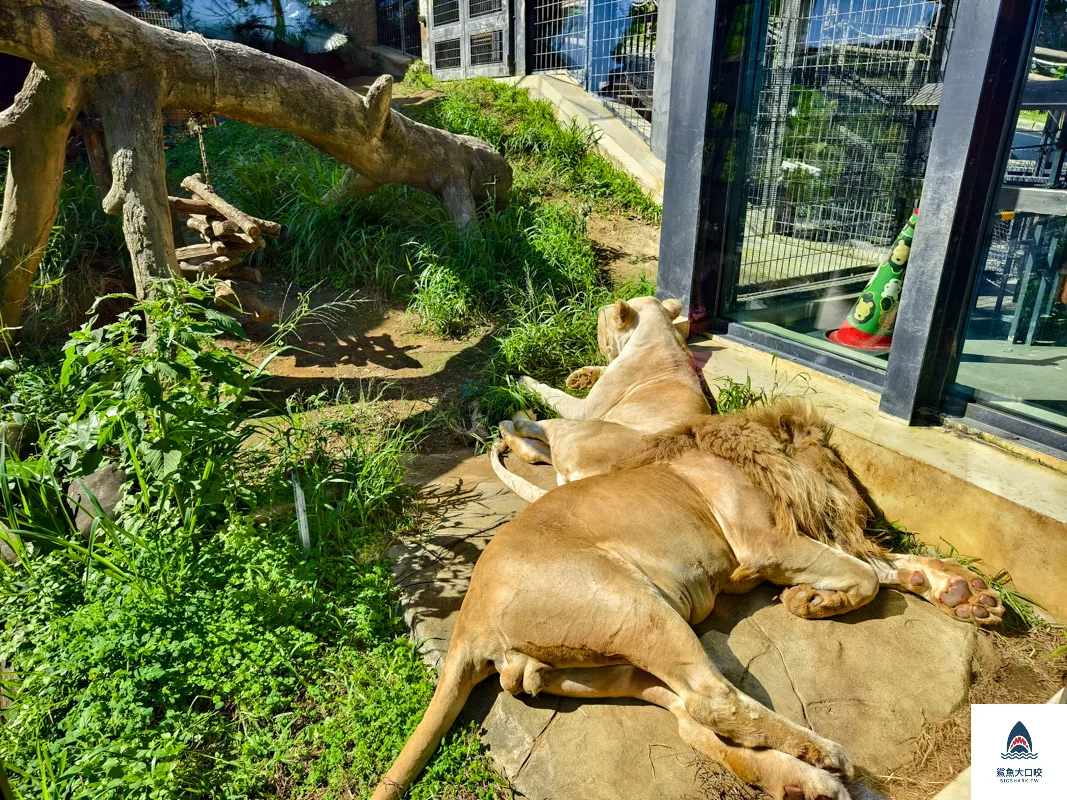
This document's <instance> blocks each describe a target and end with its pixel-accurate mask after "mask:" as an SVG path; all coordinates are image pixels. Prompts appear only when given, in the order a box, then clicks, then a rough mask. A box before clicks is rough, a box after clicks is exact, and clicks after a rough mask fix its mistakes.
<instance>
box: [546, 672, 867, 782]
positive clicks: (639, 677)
mask: <svg viewBox="0 0 1067 800" xmlns="http://www.w3.org/2000/svg"><path fill="white" fill-rule="evenodd" d="M540 690H541V691H542V692H544V693H546V694H553V695H560V696H562V697H578V698H584V699H591V698H601V697H632V698H634V699H637V700H644V701H645V702H646V703H653V704H654V705H657V706H660V707H661V708H665V709H667V710H668V711H670V712H671V713H672V714H674V716H675V718H676V719H677V721H678V733H679V734H680V735H681V737H682V739H683V740H684V741H685V743H686V744H688V745H689V746H690V747H692V748H693V749H694V750H696V751H697V752H698V753H700V754H701V755H702V756H704V757H705V758H709V759H711V760H713V761H716V762H718V763H720V764H722V765H724V766H725V767H727V768H728V769H729V770H730V771H731V772H733V773H734V774H735V775H736V776H737V777H738V778H740V779H741V780H742V781H744V782H745V783H750V784H755V785H757V786H760V787H761V788H763V790H764V791H766V792H768V793H770V794H771V795H772V796H774V797H775V798H778V799H779V800H847V798H848V796H849V795H848V792H847V791H846V790H845V787H844V785H843V784H842V782H841V780H840V778H838V777H837V776H835V775H832V774H830V773H829V772H827V771H826V770H823V769H819V768H818V767H813V766H811V765H810V764H805V763H804V762H803V761H801V760H799V759H797V758H794V757H793V756H790V755H787V754H786V753H782V752H780V751H778V750H752V749H749V748H747V747H738V746H735V745H731V744H727V743H725V742H723V741H722V740H721V739H720V738H719V737H718V736H716V735H715V734H714V732H712V731H711V730H710V729H708V728H706V727H705V726H703V725H701V724H700V723H699V722H697V721H696V720H695V719H694V718H693V716H692V715H691V714H690V713H689V711H688V710H686V707H685V703H684V702H682V698H681V697H679V696H678V695H677V694H675V693H674V692H672V691H671V690H670V689H668V688H667V686H666V685H665V684H663V683H662V682H661V681H659V680H658V679H657V678H655V677H653V676H652V675H650V674H649V673H647V672H645V671H644V670H641V669H638V668H637V667H632V666H615V667H594V668H583V669H554V670H549V671H546V672H543V673H541V687H540Z"/></svg>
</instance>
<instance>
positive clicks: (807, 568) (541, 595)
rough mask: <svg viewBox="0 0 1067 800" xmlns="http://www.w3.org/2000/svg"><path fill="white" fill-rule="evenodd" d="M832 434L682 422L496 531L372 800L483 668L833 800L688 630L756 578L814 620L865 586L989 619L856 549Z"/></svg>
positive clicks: (985, 607)
mask: <svg viewBox="0 0 1067 800" xmlns="http://www.w3.org/2000/svg"><path fill="white" fill-rule="evenodd" d="M829 436H830V429H829V426H828V425H826V424H825V423H824V422H823V421H822V420H821V419H820V418H819V417H818V416H817V415H816V414H815V413H814V412H813V411H812V410H811V409H809V408H808V407H806V406H805V405H803V404H801V403H798V402H796V401H793V402H788V403H781V404H778V405H776V406H773V407H770V408H759V409H753V410H749V411H747V412H744V413H741V414H735V415H727V416H703V417H698V418H697V419H696V420H695V421H692V422H690V423H687V424H684V425H682V426H680V427H679V428H678V429H677V430H675V431H671V432H667V433H659V434H654V435H651V436H649V437H647V438H646V439H645V441H644V445H643V446H642V447H640V448H637V449H635V450H633V451H632V452H630V454H629V456H628V457H627V459H628V460H627V461H626V463H620V464H616V465H615V467H614V468H616V469H619V470H620V471H614V472H611V473H610V474H603V475H598V476H593V477H589V478H586V479H584V480H581V481H576V482H573V483H568V484H566V485H564V486H561V487H560V488H558V489H555V490H553V491H551V492H549V493H548V494H546V495H545V496H544V497H543V498H541V499H540V500H538V501H537V502H536V503H534V504H533V505H531V506H530V507H529V508H527V509H525V510H524V511H523V512H522V513H520V514H519V515H518V516H517V517H515V519H514V520H512V521H511V522H510V523H508V524H507V525H504V526H503V527H502V528H501V529H500V530H499V532H498V533H497V534H496V536H495V537H494V538H493V540H492V541H491V542H490V543H489V545H488V546H487V547H486V549H485V551H484V553H483V554H482V556H481V558H480V559H479V560H478V563H477V565H476V566H475V569H474V573H473V576H472V578H471V584H470V588H469V589H468V591H467V595H466V597H465V598H464V601H463V606H462V608H461V610H460V614H459V618H458V620H457V623H456V628H455V632H454V634H453V637H452V641H451V644H450V646H449V650H448V654H447V656H446V658H445V662H444V666H443V669H442V671H441V677H440V681H439V683H438V686H437V690H436V692H435V693H434V696H433V699H432V700H431V702H430V705H429V707H428V708H427V710H426V714H425V715H424V717H423V719H422V721H421V722H420V723H419V725H418V727H417V728H416V730H415V732H414V733H413V734H412V736H411V738H410V739H409V740H408V742H407V744H406V745H405V746H404V748H403V750H402V751H401V753H400V755H399V757H398V758H397V760H396V762H395V763H394V764H393V766H392V767H391V768H390V769H389V771H388V772H387V773H386V775H385V777H384V778H383V780H382V782H381V784H380V785H379V786H378V788H377V790H376V791H375V793H374V800H396V798H399V797H400V796H401V793H402V792H403V790H404V789H405V788H406V787H407V786H408V785H409V784H410V782H411V780H412V779H413V778H414V777H415V775H417V774H418V772H419V771H420V770H421V769H422V767H423V766H424V765H425V764H426V762H427V760H428V759H429V757H430V755H431V753H432V752H433V750H434V748H435V747H436V746H437V744H438V742H439V741H440V739H441V737H442V736H443V735H444V733H445V732H446V731H447V730H448V728H449V726H451V724H452V722H453V721H454V720H455V718H456V716H457V714H458V713H459V711H460V709H461V708H462V707H463V704H464V702H465V701H466V699H467V696H468V695H469V693H470V691H471V689H472V687H473V686H474V685H475V684H477V683H478V682H479V681H481V680H483V679H484V678H486V677H488V676H489V675H491V674H492V673H494V672H497V673H499V674H500V683H501V685H502V686H503V687H504V688H505V689H506V690H507V691H509V692H511V693H513V694H518V693H519V692H527V693H529V694H532V695H536V694H538V693H540V692H547V693H549V694H557V695H563V696H568V697H633V698H639V699H642V700H646V701H648V702H650V703H655V704H657V705H659V706H662V707H663V708H666V709H668V710H669V711H671V712H672V713H673V714H674V715H675V717H676V718H677V720H678V727H679V732H680V734H681V736H682V737H683V738H684V739H685V740H686V741H687V742H689V743H690V744H691V745H692V746H693V747H694V748H695V749H696V750H697V751H699V752H700V753H702V754H703V755H705V756H707V757H709V758H712V759H714V760H716V761H719V762H721V763H723V764H725V765H726V766H727V767H729V768H730V769H731V770H732V771H733V772H734V773H735V774H736V775H737V776H738V777H739V778H740V779H741V780H743V781H746V782H748V783H753V784H757V785H759V786H761V787H762V788H763V789H764V790H765V791H767V792H769V793H770V794H772V795H774V796H775V797H776V798H788V800H801V798H803V800H823V799H825V798H832V799H833V800H847V798H848V793H847V791H846V789H845V785H844V783H843V782H844V781H847V780H849V779H850V778H851V776H852V767H851V765H850V763H849V760H848V757H847V756H846V754H845V752H844V750H843V749H842V748H841V747H840V746H839V745H838V744H835V743H834V742H831V741H828V740H827V739H824V738H823V737H821V736H819V735H818V734H817V733H815V732H814V731H811V730H807V729H805V728H802V727H800V726H799V725H796V724H795V723H793V722H790V721H789V720H787V719H785V718H783V717H781V716H779V715H778V714H776V713H774V712H773V711H771V710H770V709H767V708H766V707H764V706H762V705H760V704H759V703H758V702H756V701H755V700H753V699H752V698H750V697H747V696H746V695H744V694H742V693H740V692H738V691H737V690H736V689H735V688H734V687H733V686H731V685H730V684H729V683H728V682H727V681H726V680H725V679H724V678H723V676H722V674H721V673H720V672H719V671H718V670H717V669H716V668H715V666H714V665H713V664H712V663H711V661H710V660H709V659H708V657H707V655H706V654H705V652H704V650H703V648H702V647H701V644H700V640H699V639H698V638H697V636H696V634H695V633H694V632H693V629H692V628H691V627H690V626H692V625H695V624H697V623H699V622H701V621H702V620H703V619H705V618H706V617H707V616H708V615H709V614H710V613H711V611H712V609H713V607H714V605H715V598H716V596H717V595H718V594H719V593H740V592H745V591H749V590H750V589H752V588H753V587H754V586H756V585H757V584H758V583H760V582H762V581H765V580H766V581H770V582H772V583H774V584H777V585H779V586H784V587H787V588H786V589H785V590H784V591H783V592H782V595H781V597H782V602H783V603H784V604H785V605H786V607H787V608H788V609H789V610H790V611H791V612H792V613H794V614H796V615H798V616H800V617H808V618H813V619H814V618H821V617H828V616H831V615H834V614H842V613H844V612H846V611H849V610H851V609H854V608H857V607H859V606H862V605H864V604H865V603H868V602H869V601H870V600H871V599H872V598H873V597H874V596H875V595H876V593H877V592H878V589H879V585H882V586H892V587H895V588H897V589H901V590H904V591H908V592H913V593H915V594H918V595H920V596H922V597H924V598H926V599H927V600H929V601H930V602H931V603H934V604H935V605H937V606H938V607H939V608H940V609H941V610H942V611H944V612H945V613H947V614H949V615H951V616H953V617H954V618H956V619H959V620H965V621H971V622H976V623H978V624H983V625H984V624H991V623H994V622H997V621H999V620H1000V618H1001V616H1002V615H1003V613H1004V608H1003V606H1002V605H1001V601H1000V597H999V595H998V594H997V593H996V592H995V591H994V590H992V589H990V588H989V587H988V586H987V585H986V583H985V582H984V581H983V580H982V579H981V578H979V577H978V576H977V575H976V574H974V573H972V572H970V571H968V570H966V569H964V568H963V567H961V566H959V565H957V564H953V563H950V562H945V561H941V560H938V559H933V558H920V557H916V556H908V555H894V554H892V553H889V552H887V551H885V550H883V549H882V548H881V547H880V546H879V545H878V544H876V543H875V542H873V541H871V540H869V539H867V538H866V537H865V536H864V523H865V520H866V515H867V508H866V506H865V504H864V503H863V500H862V499H861V498H860V496H859V494H858V492H857V491H856V489H855V487H854V486H853V484H852V482H851V480H850V478H849V475H848V473H847V470H846V469H845V467H844V465H843V464H842V463H841V461H840V459H839V458H838V457H837V455H836V454H835V453H834V451H833V450H832V448H831V447H830V444H829Z"/></svg>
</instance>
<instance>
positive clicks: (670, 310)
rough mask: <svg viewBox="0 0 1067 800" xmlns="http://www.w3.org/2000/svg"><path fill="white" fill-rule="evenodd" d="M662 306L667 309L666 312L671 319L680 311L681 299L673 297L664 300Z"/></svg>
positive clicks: (675, 317)
mask: <svg viewBox="0 0 1067 800" xmlns="http://www.w3.org/2000/svg"><path fill="white" fill-rule="evenodd" d="M663 307H664V308H665V309H667V314H668V316H670V318H671V319H678V315H679V314H681V313H682V301H681V300H675V299H674V298H673V297H671V298H669V299H667V300H664V301H663Z"/></svg>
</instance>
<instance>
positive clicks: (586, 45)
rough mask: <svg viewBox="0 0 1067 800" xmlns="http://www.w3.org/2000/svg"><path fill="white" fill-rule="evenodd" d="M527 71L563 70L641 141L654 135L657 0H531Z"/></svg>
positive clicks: (647, 139)
mask: <svg viewBox="0 0 1067 800" xmlns="http://www.w3.org/2000/svg"><path fill="white" fill-rule="evenodd" d="M529 8H530V11H529V14H530V19H531V37H532V38H531V41H530V45H529V46H530V48H531V53H532V55H531V71H532V72H559V71H565V72H567V73H569V74H570V75H572V76H573V77H574V78H575V79H576V80H577V81H579V82H580V83H581V84H582V85H583V86H584V87H585V89H586V90H587V91H588V92H590V93H591V94H594V95H596V96H598V97H599V98H600V99H601V100H602V101H603V102H604V103H605V105H607V106H608V107H609V108H610V109H611V110H612V112H613V113H614V114H615V115H616V116H618V117H619V118H620V119H621V120H622V121H623V122H625V123H626V124H627V125H628V126H629V127H630V128H632V129H633V130H635V131H636V132H637V133H638V134H640V135H641V136H642V137H643V138H644V139H645V141H649V140H650V139H651V132H652V89H653V85H654V79H655V71H656V23H657V20H658V16H659V3H658V0H644V1H643V2H635V1H634V0H531V2H530V5H529Z"/></svg>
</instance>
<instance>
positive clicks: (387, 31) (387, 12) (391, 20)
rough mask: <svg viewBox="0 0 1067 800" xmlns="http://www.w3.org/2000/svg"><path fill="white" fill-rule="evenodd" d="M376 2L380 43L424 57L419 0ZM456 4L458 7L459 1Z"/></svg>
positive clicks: (377, 0)
mask: <svg viewBox="0 0 1067 800" xmlns="http://www.w3.org/2000/svg"><path fill="white" fill-rule="evenodd" d="M376 3H377V5H376V16H377V27H378V44H382V45H385V46H386V47H392V48H393V49H394V50H399V51H400V52H402V53H406V54H407V55H409V56H414V57H415V58H422V26H421V25H420V24H419V0H376ZM455 5H456V8H457V9H458V3H456V4H455ZM435 13H436V8H435Z"/></svg>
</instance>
